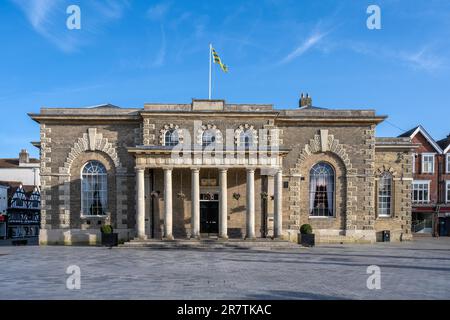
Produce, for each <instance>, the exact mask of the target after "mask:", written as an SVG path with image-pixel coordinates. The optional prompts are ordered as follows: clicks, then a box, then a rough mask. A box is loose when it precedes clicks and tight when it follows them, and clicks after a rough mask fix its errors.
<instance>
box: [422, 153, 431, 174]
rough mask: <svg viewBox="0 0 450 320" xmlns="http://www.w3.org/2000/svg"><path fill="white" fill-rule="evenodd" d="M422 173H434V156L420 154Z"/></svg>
mask: <svg viewBox="0 0 450 320" xmlns="http://www.w3.org/2000/svg"><path fill="white" fill-rule="evenodd" d="M422 173H434V154H429V153H424V154H422Z"/></svg>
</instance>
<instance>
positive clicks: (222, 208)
mask: <svg viewBox="0 0 450 320" xmlns="http://www.w3.org/2000/svg"><path fill="white" fill-rule="evenodd" d="M219 185H220V199H219V237H220V238H222V239H228V205H227V204H228V199H227V198H228V197H227V196H228V194H227V193H228V187H227V169H222V168H221V169H219Z"/></svg>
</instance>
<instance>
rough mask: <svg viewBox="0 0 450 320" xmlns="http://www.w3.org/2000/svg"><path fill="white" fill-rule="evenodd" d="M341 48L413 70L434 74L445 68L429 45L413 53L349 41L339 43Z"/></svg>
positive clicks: (439, 57) (441, 59)
mask: <svg viewBox="0 0 450 320" xmlns="http://www.w3.org/2000/svg"><path fill="white" fill-rule="evenodd" d="M341 46H345V47H347V48H349V49H350V50H352V51H353V52H356V53H358V54H362V55H367V56H371V57H374V58H376V59H385V60H388V61H391V62H395V63H398V64H401V65H403V66H406V67H408V68H412V69H414V70H422V71H426V72H435V71H438V70H440V69H442V68H447V65H446V61H445V59H444V58H443V57H442V56H439V55H437V54H436V53H434V51H433V49H432V46H431V45H424V46H422V47H421V48H419V49H418V50H415V51H406V50H396V49H393V48H390V47H387V46H385V45H376V46H375V45H371V44H367V43H355V42H351V41H350V42H347V43H346V42H341ZM336 47H339V46H336Z"/></svg>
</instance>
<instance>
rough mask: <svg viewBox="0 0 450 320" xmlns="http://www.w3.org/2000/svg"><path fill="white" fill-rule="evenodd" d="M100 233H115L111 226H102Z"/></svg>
mask: <svg viewBox="0 0 450 320" xmlns="http://www.w3.org/2000/svg"><path fill="white" fill-rule="evenodd" d="M100 231H101V232H102V233H105V234H108V233H113V227H112V226H111V225H109V224H104V225H102V227H101V228H100Z"/></svg>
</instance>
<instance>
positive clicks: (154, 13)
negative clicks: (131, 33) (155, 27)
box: [147, 2, 172, 20]
mask: <svg viewBox="0 0 450 320" xmlns="http://www.w3.org/2000/svg"><path fill="white" fill-rule="evenodd" d="M171 5H172V4H171V3H170V2H161V3H158V4H155V5H154V6H151V7H150V8H149V9H148V10H147V17H148V18H150V19H151V20H162V19H164V17H165V16H166V14H167V12H168V11H169V9H170V7H171Z"/></svg>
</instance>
